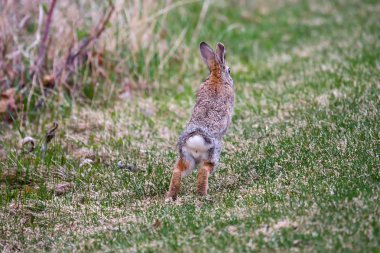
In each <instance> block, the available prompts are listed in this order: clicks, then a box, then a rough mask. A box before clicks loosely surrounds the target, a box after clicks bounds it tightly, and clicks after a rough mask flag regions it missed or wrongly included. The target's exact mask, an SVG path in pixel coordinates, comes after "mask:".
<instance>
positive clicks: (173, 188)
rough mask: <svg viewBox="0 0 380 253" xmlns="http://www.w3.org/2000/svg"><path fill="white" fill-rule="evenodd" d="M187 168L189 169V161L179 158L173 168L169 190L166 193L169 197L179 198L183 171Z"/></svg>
mask: <svg viewBox="0 0 380 253" xmlns="http://www.w3.org/2000/svg"><path fill="white" fill-rule="evenodd" d="M187 169H189V162H187V161H185V160H184V159H182V158H180V159H178V161H177V163H176V165H175V166H174V169H173V174H172V179H171V181H170V187H169V192H168V193H167V194H166V196H167V197H171V198H173V199H176V198H177V194H178V192H179V188H180V187H181V176H182V172H184V171H186V170H187Z"/></svg>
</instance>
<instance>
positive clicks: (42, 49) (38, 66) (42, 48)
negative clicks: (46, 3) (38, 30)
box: [32, 0, 57, 75]
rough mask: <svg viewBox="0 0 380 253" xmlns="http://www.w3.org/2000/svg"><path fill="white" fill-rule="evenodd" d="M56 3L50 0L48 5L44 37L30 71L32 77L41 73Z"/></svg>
mask: <svg viewBox="0 0 380 253" xmlns="http://www.w3.org/2000/svg"><path fill="white" fill-rule="evenodd" d="M56 2H57V0H52V1H51V4H50V8H49V11H48V16H47V19H46V23H45V30H44V35H43V37H42V41H41V44H40V48H39V50H38V58H37V61H36V63H35V66H34V69H33V70H32V75H33V74H35V73H40V72H41V67H42V63H43V62H44V58H45V52H46V48H47V43H48V37H49V31H50V25H51V21H52V18H53V11H54V7H55V4H56Z"/></svg>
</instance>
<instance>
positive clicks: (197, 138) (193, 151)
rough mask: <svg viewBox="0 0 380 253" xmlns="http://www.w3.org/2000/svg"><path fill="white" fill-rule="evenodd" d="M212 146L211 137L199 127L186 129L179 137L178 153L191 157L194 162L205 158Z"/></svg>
mask: <svg viewBox="0 0 380 253" xmlns="http://www.w3.org/2000/svg"><path fill="white" fill-rule="evenodd" d="M213 147H214V142H213V140H212V139H211V137H210V136H209V135H208V134H207V133H206V132H205V131H203V130H202V129H200V128H196V129H192V130H190V131H187V132H185V133H184V134H182V136H181V138H180V146H179V148H180V153H181V154H183V155H185V157H186V156H190V157H192V158H193V159H194V160H195V161H196V162H199V161H200V160H204V159H207V158H208V157H209V154H210V153H209V151H210V149H212V148H213ZM183 152H184V153H183ZM186 154H187V155H186Z"/></svg>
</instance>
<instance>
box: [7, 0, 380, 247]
mask: <svg viewBox="0 0 380 253" xmlns="http://www.w3.org/2000/svg"><path fill="white" fill-rule="evenodd" d="M178 3H182V2H178ZM202 13H203V14H202ZM379 13H380V3H379V2H378V1H369V0H368V1H359V0H357V1H355V0H347V1H338V0H336V1H314V0H313V1H301V0H292V1H281V2H277V1H257V2H256V1H252V3H251V1H246V2H245V1H240V2H237V3H230V1H211V2H201V1H199V2H192V3H186V4H178V5H176V6H175V8H173V9H171V10H170V11H169V12H168V13H166V14H165V15H167V16H166V17H165V18H166V19H165V23H163V24H160V23H159V22H158V23H157V26H159V25H162V26H164V25H165V31H166V33H167V36H168V37H167V40H170V41H172V42H173V44H174V45H176V42H177V41H178V43H177V44H178V46H177V47H174V48H173V50H172V51H171V52H172V53H171V54H170V55H171V57H168V58H165V57H163V58H160V59H159V60H157V61H152V62H153V63H152V64H151V65H149V68H148V70H149V72H148V73H147V75H145V76H144V77H145V78H144V82H146V83H147V85H148V87H150V88H149V89H147V90H142V91H141V90H140V91H136V92H133V93H132V94H131V96H130V97H129V98H128V99H122V98H118V97H117V92H116V90H117V87H119V88H120V86H118V85H119V84H117V83H115V84H114V86H112V89H111V90H115V92H114V93H115V94H114V95H112V94H111V95H110V96H111V97H110V98H109V97H107V98H106V99H105V97H104V94H105V90H110V89H109V87H104V86H102V84H100V85H99V88H98V89H96V90H95V91H93V93H94V94H93V96H91V98H88V96H87V97H86V96H85V95H86V91H84V94H85V95H84V98H83V99H81V100H79V99H75V100H74V99H69V98H65V99H63V100H61V102H59V103H58V102H56V101H55V96H57V97H58V96H59V94H56V95H53V98H52V101H51V102H50V103H49V104H48V105H47V106H46V108H44V109H43V110H42V111H40V112H39V113H38V114H33V115H29V116H30V119H29V120H28V121H27V123H26V125H21V124H20V122H19V121H16V122H15V123H14V124H13V125H11V126H9V125H5V124H3V125H1V130H0V136H1V137H0V143H1V145H2V146H3V148H4V151H5V153H6V154H7V158H6V159H3V160H0V175H2V176H1V178H0V180H1V181H0V183H1V188H0V250H2V251H4V252H14V251H40V250H44V251H59V252H67V251H70V252H71V251H81V252H83V251H101V252H115V251H127V252H140V251H143V252H145V251H146V252H172V251H179V252H182V251H185V252H193V251H194V252H217V251H227V252H248V251H249V252H251V251H260V252H261V251H264V252H268V251H269V252H271V251H277V252H288V251H300V252H379V251H380V250H379V249H380V19H379V17H378V16H379ZM184 29H185V30H184ZM126 32H127V31H126ZM107 36H110V35H109V34H108V35H107ZM178 38H180V39H181V40H178ZM200 41H206V42H208V43H209V44H213V45H215V44H216V42H218V41H221V42H223V43H224V44H225V46H226V49H227V63H228V65H229V66H230V67H231V75H232V77H233V79H234V83H235V92H236V100H235V112H234V116H233V122H232V126H231V128H230V130H229V132H228V134H227V136H226V137H225V139H224V149H223V152H222V156H221V161H220V162H221V164H220V166H219V168H218V170H217V171H216V172H215V173H214V174H213V175H212V176H211V177H210V188H209V195H208V196H207V197H204V198H201V197H198V196H196V195H195V182H196V175H195V173H194V174H192V175H190V176H188V177H186V178H185V179H184V181H183V184H182V188H181V192H180V196H179V199H178V200H177V201H176V202H172V203H170V202H165V201H164V195H165V192H166V191H167V189H168V186H169V180H170V176H171V169H172V166H173V164H174V162H175V159H176V141H177V138H178V136H179V134H180V132H181V131H182V129H183V127H184V125H185V124H186V122H187V120H188V119H189V116H190V113H191V109H192V106H193V104H194V97H195V96H194V92H195V90H196V88H197V87H198V85H199V84H200V82H201V80H203V79H204V78H206V77H207V69H206V66H204V65H203V63H202V62H201V59H200V57H199V53H198V46H199V42H200ZM125 57H126V58H127V59H129V58H128V57H132V56H130V55H129V51H128V52H125ZM141 57H142V58H141V59H142V60H141V62H140V64H141V65H142V66H140V65H136V66H132V67H131V68H132V69H135V70H134V71H135V72H133V73H135V76H132V77H130V78H132V79H133V78H137V76H138V75H139V73H140V74H141V73H143V72H146V69H145V70H144V68H143V67H144V66H146V65H144V57H146V56H145V55H143V54H141ZM135 61H136V62H139V60H136V59H135ZM162 62H164V63H165V64H162ZM131 64H132V63H131ZM132 65H133V64H132ZM53 121H56V122H58V124H59V128H58V130H57V134H56V137H55V138H54V139H53V141H52V143H51V144H49V146H48V148H47V151H46V153H45V152H42V151H41V150H40V148H39V147H37V149H36V150H35V151H34V152H32V153H27V152H23V151H21V150H20V148H19V147H18V142H19V140H20V139H22V138H23V137H25V136H32V137H34V138H36V139H43V137H44V135H45V133H46V131H47V130H48V129H49V128H50V127H51V125H52V122H53ZM85 159H89V160H85ZM121 163H123V164H125V165H127V166H124V167H123V166H120V164H121ZM120 167H123V168H120ZM125 167H128V168H132V169H131V170H132V171H130V170H128V169H126V168H125Z"/></svg>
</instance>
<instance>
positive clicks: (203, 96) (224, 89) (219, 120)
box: [178, 42, 234, 166]
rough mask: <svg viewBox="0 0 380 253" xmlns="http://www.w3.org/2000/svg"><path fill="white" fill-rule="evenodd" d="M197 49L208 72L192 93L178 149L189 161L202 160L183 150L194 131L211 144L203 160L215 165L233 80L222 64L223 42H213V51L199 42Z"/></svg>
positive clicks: (228, 113) (229, 113)
mask: <svg viewBox="0 0 380 253" xmlns="http://www.w3.org/2000/svg"><path fill="white" fill-rule="evenodd" d="M210 50H211V51H210ZM200 51H201V56H202V58H203V60H204V61H205V63H206V64H207V66H208V67H209V69H210V75H209V77H208V78H207V79H206V80H205V81H204V82H203V83H202V84H201V86H200V87H199V89H198V91H197V93H196V103H195V106H194V109H193V112H192V115H191V118H190V120H189V122H188V123H187V125H186V127H185V130H184V131H183V132H182V134H181V135H180V137H179V140H178V151H179V155H180V157H181V158H183V159H185V160H187V161H189V162H190V164H199V163H200V162H202V161H197V160H195V159H194V158H193V157H192V156H191V155H189V154H188V153H186V151H184V146H185V144H186V141H187V140H188V139H189V138H190V137H192V136H194V135H200V136H202V137H203V138H204V140H205V142H206V143H207V144H212V145H211V148H210V149H209V150H208V159H207V160H206V161H204V162H209V163H212V164H214V166H216V165H217V164H218V161H219V158H220V152H221V149H222V138H223V136H224V135H225V133H226V131H227V129H228V127H229V125H230V124H231V119H232V113H233V105H234V89H233V81H232V78H231V76H230V74H229V68H228V67H227V66H226V65H225V58H224V57H225V50H224V46H223V44H221V43H218V44H217V49H216V54H215V53H214V52H213V51H212V49H211V48H210V47H209V46H208V45H207V44H206V43H204V42H202V43H201V45H200Z"/></svg>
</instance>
